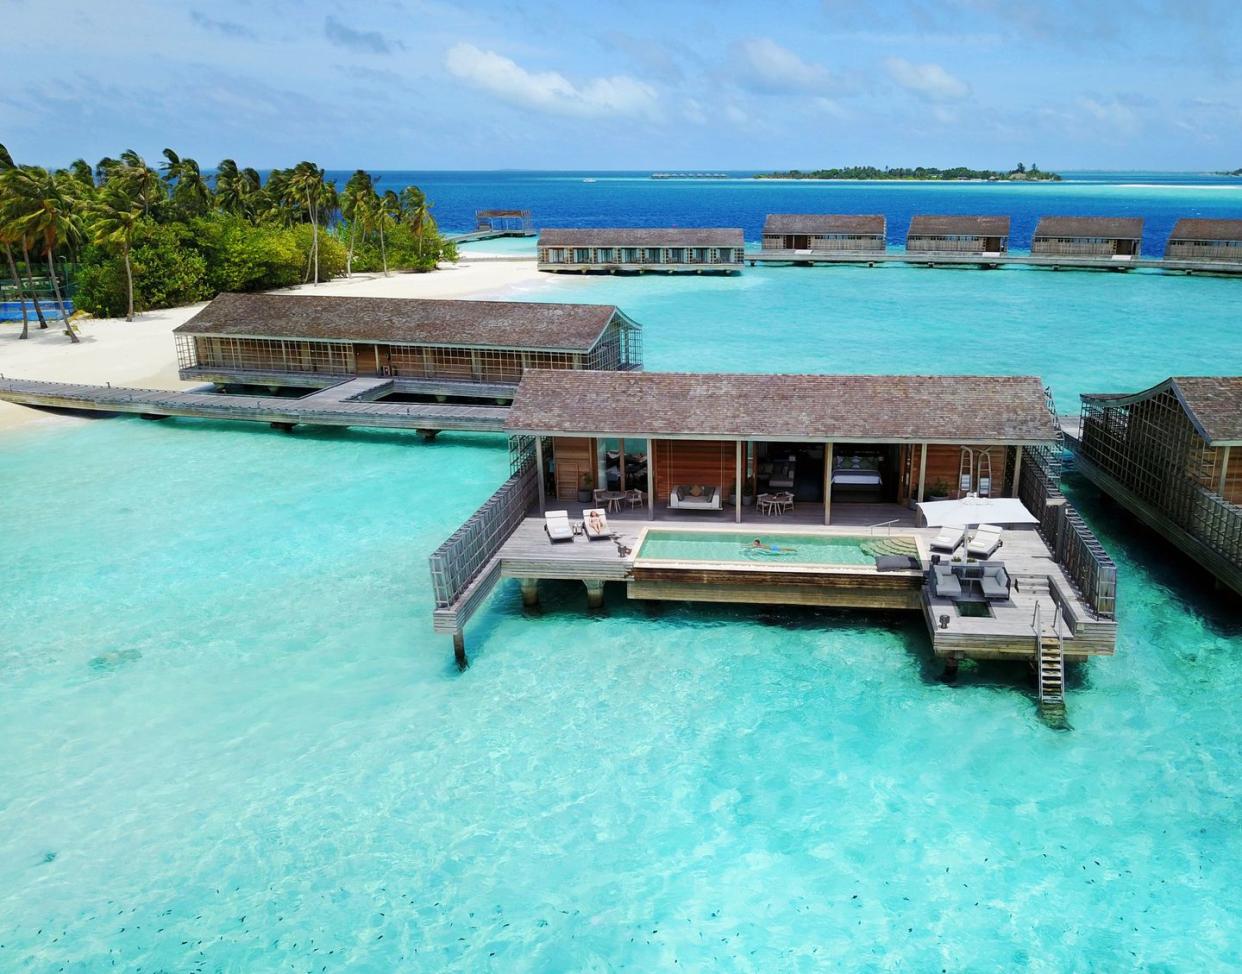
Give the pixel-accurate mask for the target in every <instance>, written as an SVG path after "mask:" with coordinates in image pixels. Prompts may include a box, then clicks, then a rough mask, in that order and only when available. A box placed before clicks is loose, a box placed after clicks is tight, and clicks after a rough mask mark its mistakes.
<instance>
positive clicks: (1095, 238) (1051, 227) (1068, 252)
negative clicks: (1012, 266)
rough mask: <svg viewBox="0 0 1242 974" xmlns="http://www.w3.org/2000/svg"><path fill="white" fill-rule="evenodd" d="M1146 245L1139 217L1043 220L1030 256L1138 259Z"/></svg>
mask: <svg viewBox="0 0 1242 974" xmlns="http://www.w3.org/2000/svg"><path fill="white" fill-rule="evenodd" d="M1142 242H1143V220H1142V218H1140V217H1098V216H1045V217H1040V219H1039V223H1038V224H1037V225H1036V227H1035V236H1034V237H1033V238H1032V239H1031V253H1032V254H1034V255H1044V256H1050V257H1137V256H1139V248H1140V246H1141V245H1142Z"/></svg>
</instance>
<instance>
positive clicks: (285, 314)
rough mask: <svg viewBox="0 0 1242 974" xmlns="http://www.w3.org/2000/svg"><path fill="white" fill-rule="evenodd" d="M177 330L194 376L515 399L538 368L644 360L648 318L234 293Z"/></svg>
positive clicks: (582, 310)
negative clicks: (357, 384)
mask: <svg viewBox="0 0 1242 974" xmlns="http://www.w3.org/2000/svg"><path fill="white" fill-rule="evenodd" d="M174 334H175V337H176V343H177V361H178V366H179V368H180V374H181V378H182V379H201V380H205V381H209V382H215V383H219V384H226V385H244V386H270V387H295V388H325V387H329V386H336V385H338V384H340V383H342V382H344V381H345V380H347V379H350V378H357V379H361V378H370V379H383V380H386V381H384V382H375V383H373V384H374V385H375V388H376V391H377V393H378V394H380V395H385V396H388V395H396V396H402V395H409V396H417V395H433V396H465V397H470V398H499V399H502V400H507V399H510V398H512V396H513V393H514V390H515V388H516V386H517V383H518V381H519V380H520V379H521V377H522V374H523V373H524V372H525V371H526V370H527V369H531V368H535V369H551V370H557V369H569V370H573V369H608V370H615V371H622V372H624V371H628V370H633V369H639V368H641V367H642V329H641V327H640V326H639V325H638V323H637V322H635V321H633V320H632V319H630V318H628V317H627V316H626V315H624V314H623V313H622V312H621V311H619V310H618V309H617V308H615V307H613V306H612V305H594V304H543V303H534V302H517V301H440V300H422V299H414V298H362V297H357V298H355V297H303V296H295V295H283V294H222V295H220V296H219V297H217V298H216V299H215V300H214V301H212V302H211V303H210V304H209V305H207V307H206V308H204V309H203V310H202V311H200V312H199V313H198V314H196V315H195V316H194V317H193V318H191V319H190V320H189V321H187V322H186V323H185V324H184V325H181V326H180V327H179V328H177V329H176V330H175V332H174ZM381 390H382V391H381Z"/></svg>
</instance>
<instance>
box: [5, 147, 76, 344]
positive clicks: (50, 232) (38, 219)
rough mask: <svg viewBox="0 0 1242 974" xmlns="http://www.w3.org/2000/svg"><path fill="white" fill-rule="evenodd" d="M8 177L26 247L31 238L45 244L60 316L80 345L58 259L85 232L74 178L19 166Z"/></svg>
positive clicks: (49, 273) (17, 223) (15, 223)
mask: <svg viewBox="0 0 1242 974" xmlns="http://www.w3.org/2000/svg"><path fill="white" fill-rule="evenodd" d="M5 176H6V178H9V181H10V182H11V183H12V184H13V185H12V191H13V192H14V194H15V196H14V199H13V203H12V205H13V208H14V221H13V222H14V226H15V227H16V229H17V230H18V232H20V233H21V234H22V237H23V247H25V243H26V240H27V239H29V240H31V241H33V242H34V243H35V244H36V245H41V246H42V250H43V255H44V257H46V258H47V272H48V277H49V278H50V279H51V281H52V292H53V293H54V294H55V295H56V303H57V304H58V305H59V306H60V317H61V320H62V321H63V322H64V324H65V334H66V335H68V336H69V338H70V340H71V341H72V342H73V343H74V344H75V345H76V344H77V343H78V336H77V335H76V334H74V331H73V327H72V326H71V325H70V323H69V315H68V314H67V312H66V309H65V299H64V297H63V295H62V294H61V291H60V279H59V278H58V277H57V276H56V261H55V253H56V248H57V247H58V246H70V245H71V244H73V243H74V242H75V241H76V239H77V238H79V237H80V234H81V225H80V222H79V221H78V219H77V218H76V217H75V214H74V212H73V208H74V200H73V197H72V195H71V192H72V181H71V180H70V179H69V178H67V177H64V176H61V177H56V176H53V175H52V174H51V173H49V172H48V171H47V170H46V169H42V168H40V167H38V166H19V167H17V168H16V169H11V170H9V171H8V172H6V173H5ZM27 259H29V258H27Z"/></svg>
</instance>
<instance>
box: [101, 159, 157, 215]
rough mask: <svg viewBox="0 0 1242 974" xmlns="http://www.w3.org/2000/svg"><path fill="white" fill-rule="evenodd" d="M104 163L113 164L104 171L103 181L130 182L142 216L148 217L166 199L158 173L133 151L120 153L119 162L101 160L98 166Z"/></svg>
mask: <svg viewBox="0 0 1242 974" xmlns="http://www.w3.org/2000/svg"><path fill="white" fill-rule="evenodd" d="M105 162H112V163H113V164H112V165H111V166H109V167H108V168H107V169H105V170H104V175H105V180H106V179H108V178H120V179H125V180H128V181H130V182H131V183H132V185H133V187H134V190H135V195H136V197H137V198H138V199H139V200H141V201H142V214H143V216H147V215H149V214H150V212H151V210H152V208H154V207H156V206H157V205H158V204H160V203H163V202H164V201H165V200H166V199H167V198H168V196H167V194H166V193H165V192H164V184H163V183H162V182H160V176H159V173H157V172H156V171H155V170H154V169H152V168H151V167H150V166H148V165H147V161H146V160H145V159H143V158H142V156H140V155H138V153H137V152H135V151H134V150H133V149H126V150H125V151H124V152H122V153H121V159H120V161H119V162H116V161H115V160H103V161H101V162H100V163H99V164H100V165H101V166H102V165H104V163H105Z"/></svg>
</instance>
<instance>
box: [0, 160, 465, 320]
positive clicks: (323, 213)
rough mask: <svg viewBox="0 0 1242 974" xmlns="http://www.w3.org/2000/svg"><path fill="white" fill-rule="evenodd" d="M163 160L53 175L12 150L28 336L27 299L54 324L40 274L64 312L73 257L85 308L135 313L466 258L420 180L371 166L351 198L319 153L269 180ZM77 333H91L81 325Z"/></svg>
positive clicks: (12, 232)
mask: <svg viewBox="0 0 1242 974" xmlns="http://www.w3.org/2000/svg"><path fill="white" fill-rule="evenodd" d="M164 159H165V161H164V163H163V164H162V165H161V166H160V171H158V172H157V171H156V170H155V169H154V168H152V167H151V166H148V165H147V163H146V161H145V160H144V159H143V158H142V157H141V156H139V155H138V154H137V153H136V152H134V151H133V150H128V151H126V152H123V153H122V154H121V156H120V158H119V159H112V158H106V159H102V160H100V162H99V163H98V165H96V166H95V167H94V168H92V167H91V166H90V165H89V164H88V163H86V162H85V161H84V160H81V159H79V160H77V161H76V162H74V163H73V164H72V165H70V166H69V168H67V169H58V170H55V171H48V170H46V169H42V168H40V167H38V166H23V165H18V164H16V163H15V162H14V161H13V158H12V156H10V154H9V153H8V151H7V150H6V149H5V147H4V146H3V145H0V250H2V252H3V257H4V268H3V270H0V275H2V274H3V273H4V271H7V274H8V277H9V279H10V280H11V281H12V290H13V291H14V295H15V297H17V298H18V299H19V300H21V302H22V314H23V322H22V335H21V337H22V338H27V337H29V327H30V322H29V321H28V320H26V313H27V312H26V308H27V305H29V306H30V307H31V308H32V309H33V311H34V313H35V316H36V318H37V319H38V321H39V327H41V328H46V327H47V322H46V319H45V316H44V313H43V309H44V303H45V302H46V295H47V294H48V293H49V291H44V290H43V289H42V288H41V287H39V284H38V282H37V281H36V275H38V276H39V279H40V280H46V281H48V282H49V283H50V293H51V294H52V295H53V297H54V300H55V301H56V302H57V303H58V304H59V305H60V307H61V309H62V311H63V308H64V302H63V299H64V297H65V295H64V294H63V289H62V287H61V285H62V282H65V275H66V268H67V267H68V266H69V265H72V266H74V267H76V269H77V270H76V288H77V290H76V293H75V294H74V304H75V307H77V308H80V309H82V310H85V311H89V312H91V313H92V314H97V315H119V314H122V313H124V314H125V316H126V320H127V321H132V320H133V316H134V314H135V313H136V312H139V311H145V310H148V309H151V308H167V307H172V306H175V305H181V304H189V303H192V302H194V301H202V300H205V299H207V298H210V297H213V296H214V295H216V294H218V293H220V292H221V291H261V290H268V289H270V288H277V287H291V286H293V285H297V284H304V283H307V282H313V283H316V284H318V283H319V282H320V281H325V280H330V279H331V278H333V277H340V276H342V275H348V274H350V273H353V272H355V271H377V272H382V273H383V274H385V275H386V274H388V273H390V271H393V270H398V271H427V270H433V269H434V268H435V266H436V264H437V262H439V261H441V260H456V259H457V252H456V248H455V247H454V246H453V244H452V243H451V242H450V241H447V240H445V239H444V237H442V236H441V235H440V232H439V230H438V228H437V227H436V222H435V220H434V219H433V218H432V216H431V204H430V203H429V202H428V201H427V198H426V197H425V196H424V195H423V193H422V191H421V190H419V189H418V188H417V187H413V186H411V187H408V188H406V189H405V190H404V191H403V192H402V193H401V194H400V195H397V194H396V193H393V192H392V191H389V192H387V193H384V194H383V195H382V196H381V195H380V194H379V193H377V192H376V190H375V186H374V182H373V180H372V179H371V177H370V175H368V174H367V173H366V172H364V171H362V170H361V169H360V170H358V171H357V172H355V173H354V175H353V176H352V177H351V178H350V180H349V182H348V183H347V184H346V186H345V189H344V190H343V192H341V193H339V194H338V192H337V188H336V186H335V185H333V184H332V183H330V182H328V181H326V180H325V178H324V171H323V170H322V169H321V168H319V167H318V166H316V165H315V164H314V163H311V162H301V163H299V164H298V165H296V166H294V167H293V168H292V169H274V170H272V172H271V173H270V174H269V175H268V177H267V180H266V182H264V181H263V180H262V178H261V177H260V176H259V173H258V172H257V171H256V170H254V169H241V168H239V167H238V165H237V163H236V162H234V161H233V160H232V159H225V160H224V161H223V162H221V163H220V165H219V166H218V167H217V168H216V172H215V174H214V176H204V175H203V173H202V170H201V169H200V167H199V165H198V163H197V162H195V161H194V160H193V159H190V158H186V157H183V156H180V155H178V154H177V153H176V152H174V151H173V150H172V149H165V150H164ZM44 266H46V270H44ZM41 291H42V292H43V294H44V298H45V302H44V303H41V302H40V300H39V296H40V292H41ZM62 318H63V314H62ZM65 333H66V334H67V335H68V337H69V338H70V339H71V340H72V341H74V342H76V341H78V338H77V336H76V335H75V334H74V332H73V329H72V328H70V327H68V326H66V329H65Z"/></svg>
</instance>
